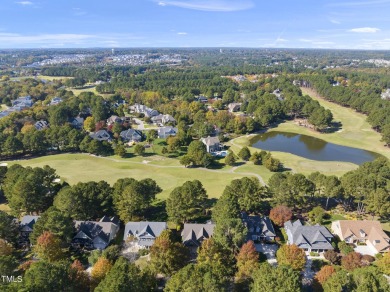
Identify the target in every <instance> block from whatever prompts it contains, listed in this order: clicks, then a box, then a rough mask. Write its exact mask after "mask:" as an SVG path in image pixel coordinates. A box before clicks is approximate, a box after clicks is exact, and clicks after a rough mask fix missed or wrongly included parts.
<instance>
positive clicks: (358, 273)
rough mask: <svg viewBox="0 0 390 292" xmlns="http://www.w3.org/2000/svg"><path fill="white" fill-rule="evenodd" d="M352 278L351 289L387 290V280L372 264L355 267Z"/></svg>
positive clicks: (383, 291) (381, 291)
mask: <svg viewBox="0 0 390 292" xmlns="http://www.w3.org/2000/svg"><path fill="white" fill-rule="evenodd" d="M352 279H353V281H354V290H353V291H378V292H385V291H389V283H388V280H387V279H386V278H385V277H384V276H383V274H382V273H381V272H380V271H379V270H378V269H377V268H375V267H373V266H368V267H363V268H360V269H355V270H354V271H353V273H352Z"/></svg>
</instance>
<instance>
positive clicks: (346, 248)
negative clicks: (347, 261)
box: [337, 241, 353, 255]
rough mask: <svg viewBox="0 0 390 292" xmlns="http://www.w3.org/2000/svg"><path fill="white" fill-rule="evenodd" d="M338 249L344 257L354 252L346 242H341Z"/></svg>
mask: <svg viewBox="0 0 390 292" xmlns="http://www.w3.org/2000/svg"><path fill="white" fill-rule="evenodd" d="M337 247H338V249H339V250H340V252H341V253H342V254H343V255H347V254H349V253H351V252H353V247H352V246H350V245H349V244H348V243H346V242H345V241H340V242H339V243H338V244H337Z"/></svg>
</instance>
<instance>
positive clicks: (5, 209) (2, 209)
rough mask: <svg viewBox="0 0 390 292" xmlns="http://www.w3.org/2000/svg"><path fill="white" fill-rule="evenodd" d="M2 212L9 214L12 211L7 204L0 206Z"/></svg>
mask: <svg viewBox="0 0 390 292" xmlns="http://www.w3.org/2000/svg"><path fill="white" fill-rule="evenodd" d="M0 211H4V212H7V213H8V212H9V211H11V209H10V208H9V207H8V205H7V204H0Z"/></svg>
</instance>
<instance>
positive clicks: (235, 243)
mask: <svg viewBox="0 0 390 292" xmlns="http://www.w3.org/2000/svg"><path fill="white" fill-rule="evenodd" d="M247 233H248V232H247V229H246V227H245V226H244V224H243V223H242V220H241V219H228V220H225V221H222V222H218V223H217V226H216V227H215V229H214V235H213V237H214V239H215V241H216V242H218V243H219V244H221V245H222V246H223V247H224V248H226V249H231V250H232V251H233V252H235V251H237V250H238V249H239V248H240V247H241V245H242V244H243V243H244V240H245V238H246V235H247Z"/></svg>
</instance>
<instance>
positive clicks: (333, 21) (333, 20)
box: [329, 19, 341, 24]
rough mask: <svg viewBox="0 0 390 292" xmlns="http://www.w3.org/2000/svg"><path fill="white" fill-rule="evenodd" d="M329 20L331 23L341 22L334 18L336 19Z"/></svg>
mask: <svg viewBox="0 0 390 292" xmlns="http://www.w3.org/2000/svg"><path fill="white" fill-rule="evenodd" d="M329 21H330V22H331V23H333V24H341V22H340V21H338V20H336V19H330V20H329Z"/></svg>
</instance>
